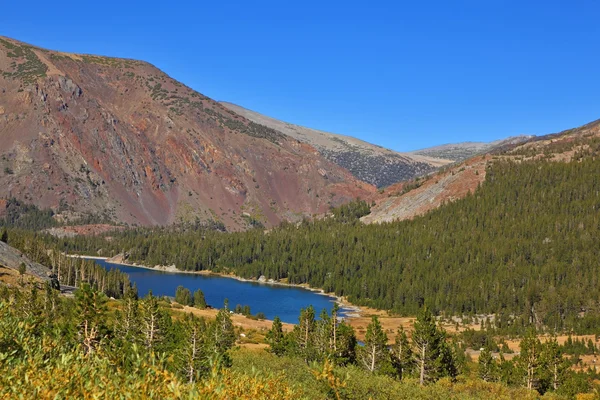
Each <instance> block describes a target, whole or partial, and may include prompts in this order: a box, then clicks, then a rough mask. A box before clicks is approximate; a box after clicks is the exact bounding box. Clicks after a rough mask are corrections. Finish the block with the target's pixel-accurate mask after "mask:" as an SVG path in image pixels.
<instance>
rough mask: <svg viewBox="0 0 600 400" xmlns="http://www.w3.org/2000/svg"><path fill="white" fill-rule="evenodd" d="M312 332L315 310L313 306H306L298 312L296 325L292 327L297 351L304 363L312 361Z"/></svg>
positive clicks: (313, 329)
mask: <svg viewBox="0 0 600 400" xmlns="http://www.w3.org/2000/svg"><path fill="white" fill-rule="evenodd" d="M314 331H315V309H314V308H313V306H308V307H307V308H303V309H302V310H300V316H299V317H298V325H296V326H295V327H294V335H293V336H294V339H295V342H296V345H297V346H298V351H299V353H300V354H301V355H302V356H303V357H304V361H306V362H309V361H311V360H313V359H314V352H315V351H314Z"/></svg>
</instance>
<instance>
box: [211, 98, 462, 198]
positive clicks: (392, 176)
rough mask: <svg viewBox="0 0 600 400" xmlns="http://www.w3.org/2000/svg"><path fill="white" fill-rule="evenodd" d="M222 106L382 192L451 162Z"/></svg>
mask: <svg viewBox="0 0 600 400" xmlns="http://www.w3.org/2000/svg"><path fill="white" fill-rule="evenodd" d="M221 104H222V105H223V106H225V107H227V108H228V109H230V110H232V111H234V112H235V113H237V114H239V115H242V116H244V117H246V118H248V119H249V120H251V121H253V122H255V123H257V124H261V125H264V126H268V127H269V128H272V129H275V130H276V131H278V132H282V133H284V134H286V135H287V136H290V137H292V138H294V139H296V140H298V141H300V142H302V143H307V144H309V145H311V146H313V147H315V148H316V149H317V150H318V151H319V153H321V154H322V155H323V156H324V157H325V158H327V159H328V160H330V161H332V162H334V163H336V164H338V165H339V166H341V167H343V168H346V169H347V170H348V171H350V172H351V173H352V174H353V175H354V176H355V177H356V178H358V179H360V180H362V181H364V182H368V183H370V184H372V185H374V186H377V187H379V188H381V187H385V186H389V185H392V184H394V183H396V182H400V181H406V180H410V179H412V178H415V177H417V176H422V175H425V174H428V173H430V172H432V171H435V170H436V169H437V168H439V167H441V166H443V165H446V164H449V163H450V162H452V161H451V160H446V159H440V158H437V157H430V156H426V155H421V154H409V153H398V152H395V151H392V150H389V149H386V148H383V147H381V146H378V145H374V144H371V143H367V142H365V141H362V140H360V139H356V138H353V137H350V136H344V135H338V134H335V133H329V132H324V131H319V130H316V129H311V128H305V127H303V126H299V125H294V124H290V123H287V122H283V121H279V120H277V119H274V118H271V117H267V116H265V115H262V114H259V113H257V112H255V111H251V110H248V109H246V108H244V107H241V106H238V105H236V104H232V103H227V102H221Z"/></svg>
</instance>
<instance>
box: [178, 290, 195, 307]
mask: <svg viewBox="0 0 600 400" xmlns="http://www.w3.org/2000/svg"><path fill="white" fill-rule="evenodd" d="M175 301H176V302H178V303H179V304H181V305H183V306H191V305H192V293H191V292H190V289H187V288H184V287H183V286H177V289H175Z"/></svg>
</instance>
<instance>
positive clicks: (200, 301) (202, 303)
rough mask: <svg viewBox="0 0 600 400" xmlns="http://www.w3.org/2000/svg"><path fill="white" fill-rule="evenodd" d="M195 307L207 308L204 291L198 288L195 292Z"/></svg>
mask: <svg viewBox="0 0 600 400" xmlns="http://www.w3.org/2000/svg"><path fill="white" fill-rule="evenodd" d="M194 307H196V308H200V309H202V310H203V309H205V308H206V299H205V298H204V292H202V290H200V289H198V290H196V291H195V292H194Z"/></svg>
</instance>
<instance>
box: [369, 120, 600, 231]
mask: <svg viewBox="0 0 600 400" xmlns="http://www.w3.org/2000/svg"><path fill="white" fill-rule="evenodd" d="M598 138H600V120H598V121H594V122H591V123H589V124H586V125H583V126H581V127H579V128H575V129H569V130H566V131H563V132H559V133H554V134H549V135H544V136H538V137H526V136H518V137H515V138H509V139H506V140H502V141H498V142H493V143H495V145H493V146H489V147H488V148H487V150H481V149H484V148H485V146H479V145H484V144H481V143H479V144H475V143H474V144H473V146H470V147H469V146H466V147H464V149H467V148H468V149H475V148H478V149H480V150H481V151H487V152H488V153H485V154H481V155H478V156H475V157H472V158H469V159H467V160H465V161H463V162H459V163H456V164H454V165H452V166H449V167H448V168H444V169H441V170H440V171H438V172H436V173H434V174H431V175H429V176H427V177H424V178H422V179H416V180H414V181H412V182H402V183H399V184H396V185H392V186H390V187H388V188H386V189H385V191H384V192H383V193H381V194H378V195H376V199H375V200H374V201H375V203H376V205H375V206H374V207H373V208H372V209H371V213H370V214H369V215H367V216H365V217H363V218H362V219H361V220H362V221H363V222H364V223H381V222H391V221H395V220H404V219H412V218H413V217H415V216H417V215H423V214H425V213H427V212H429V211H431V210H434V209H436V208H438V207H440V206H441V205H443V204H445V203H448V202H452V201H455V200H458V199H461V198H464V197H465V196H467V195H468V194H469V193H473V192H474V191H475V189H477V187H478V186H479V185H480V184H481V183H483V182H484V181H485V180H486V176H487V171H488V167H490V165H491V164H492V163H494V162H498V161H506V160H510V161H518V162H520V161H523V160H530V159H540V158H543V159H547V160H549V161H570V160H571V159H572V158H573V157H576V156H577V154H578V152H580V151H584V150H586V149H590V148H595V146H597V145H596V144H594V143H595V142H594V141H595V140H598ZM487 145H491V143H488V144H487ZM448 146H452V145H448ZM455 146H457V147H456V148H457V149H458V148H459V147H460V145H455ZM438 148H444V146H440V147H438ZM432 149H433V148H432ZM490 152H492V153H490ZM436 154H440V153H436ZM453 154H458V153H453ZM446 155H447V156H451V154H449V153H446Z"/></svg>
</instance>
